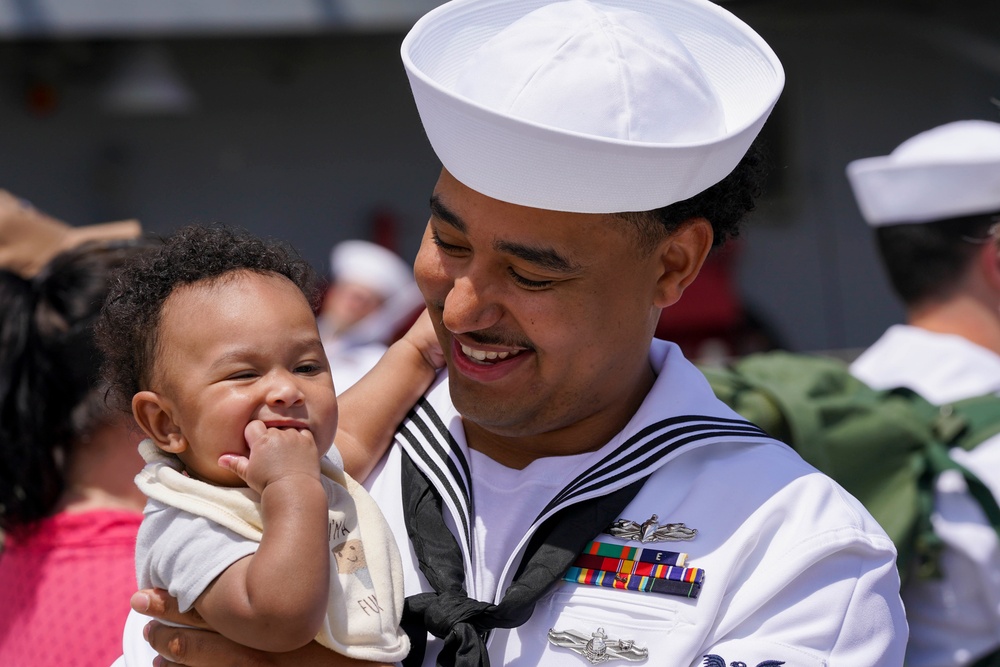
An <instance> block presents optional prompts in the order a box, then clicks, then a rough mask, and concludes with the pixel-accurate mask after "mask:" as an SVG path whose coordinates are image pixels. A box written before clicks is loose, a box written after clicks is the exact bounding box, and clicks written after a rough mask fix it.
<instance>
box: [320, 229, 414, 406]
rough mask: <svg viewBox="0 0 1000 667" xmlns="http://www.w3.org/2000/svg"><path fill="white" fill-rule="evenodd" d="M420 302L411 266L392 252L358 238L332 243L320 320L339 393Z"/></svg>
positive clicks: (394, 335)
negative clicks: (328, 280) (328, 276)
mask: <svg viewBox="0 0 1000 667" xmlns="http://www.w3.org/2000/svg"><path fill="white" fill-rule="evenodd" d="M423 304H424V302H423V297H421V296H420V290H418V289H417V285H416V283H415V282H414V280H413V267H412V266H411V265H410V264H409V263H407V262H406V261H404V260H403V259H402V258H401V257H400V256H399V255H397V254H396V253H394V252H393V251H391V250H389V249H388V248H385V247H383V246H381V245H378V244H377V243H371V242H369V241H361V240H350V241H343V242H341V243H338V244H337V245H336V246H334V248H333V250H332V251H331V252H330V284H329V286H328V287H327V290H326V294H325V295H324V298H323V303H322V305H321V306H320V312H319V318H318V324H319V332H320V336H321V337H322V339H323V345H324V347H325V348H326V355H327V357H328V358H329V360H330V368H331V369H332V371H333V384H334V387H335V388H336V390H337V393H338V394H340V393H342V392H343V391H344V390H345V389H347V388H348V387H350V386H351V385H352V384H354V383H355V382H357V381H358V379H360V378H361V376H362V375H364V374H365V373H367V372H368V371H369V370H371V368H372V366H374V365H375V363H376V362H377V361H378V360H379V359H380V358H381V357H382V355H383V354H384V353H385V351H386V349H387V348H388V345H389V344H390V343H392V342H393V341H394V340H395V339H396V338H397V337H398V336H399V335H400V334H402V333H403V332H404V331H406V329H407V328H408V327H409V325H410V324H412V323H413V322H414V321H415V320H416V318H417V316H418V315H419V314H420V311H421V309H422V308H423Z"/></svg>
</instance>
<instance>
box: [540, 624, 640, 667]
mask: <svg viewBox="0 0 1000 667" xmlns="http://www.w3.org/2000/svg"><path fill="white" fill-rule="evenodd" d="M549 643H551V644H553V645H555V646H558V647H560V648H566V649H569V650H570V651H573V652H574V653H579V654H580V655H582V656H583V657H584V658H586V659H587V660H589V661H590V664H592V665H597V664H600V663H602V662H609V661H611V660H625V661H627V662H640V661H642V660H645V659H646V657H647V656H648V654H649V651H648V650H647V649H644V648H639V647H638V646H636V645H635V642H634V641H632V640H631V639H608V635H607V634H606V633H605V632H604V628H597V631H596V632H593V633H591V636H590V637H589V638H588V637H586V636H584V635H583V634H581V633H579V632H576V631H575V630H555V629H550V630H549Z"/></svg>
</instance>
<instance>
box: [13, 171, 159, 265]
mask: <svg viewBox="0 0 1000 667" xmlns="http://www.w3.org/2000/svg"><path fill="white" fill-rule="evenodd" d="M141 231H142V227H141V225H140V224H139V221H138V220H122V221H118V222H104V223H100V224H96V225H81V226H79V227H74V226H71V225H68V224H66V223H65V222H63V221H62V220H58V219H56V218H54V217H52V216H51V215H49V214H47V213H44V212H42V211H40V210H38V209H37V208H35V207H34V206H33V205H32V204H31V202H29V201H28V200H26V199H23V198H21V197H18V196H17V195H15V194H14V193H12V192H8V191H7V190H3V189H0V267H2V268H3V269H6V270H8V271H11V272H13V273H16V274H17V275H19V276H21V277H24V278H30V277H31V276H33V275H35V274H36V273H38V271H39V270H40V269H41V268H42V267H43V266H45V264H46V263H47V262H48V261H49V260H50V259H52V258H53V257H54V256H55V255H56V254H58V253H59V252H61V251H63V250H68V249H69V248H73V247H75V246H78V245H80V244H81V243H84V242H85V241H89V240H95V239H115V238H122V239H126V238H135V237H136V236H138V235H139V234H140V232H141Z"/></svg>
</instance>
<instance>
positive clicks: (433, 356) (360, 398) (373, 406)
mask: <svg viewBox="0 0 1000 667" xmlns="http://www.w3.org/2000/svg"><path fill="white" fill-rule="evenodd" d="M443 366H444V354H443V353H442V352H441V344H440V343H439V342H438V339H437V336H436V335H435V333H434V326H433V325H432V324H431V320H430V316H429V315H428V314H427V311H426V310H425V311H424V312H423V313H422V314H421V315H420V317H419V318H417V321H416V322H415V323H414V324H413V326H412V327H410V329H409V331H407V332H406V334H404V335H403V337H402V338H400V339H399V340H398V341H396V342H395V343H393V344H392V345H391V346H389V349H388V350H387V351H386V353H385V354H384V355H383V356H382V358H381V359H380V360H379V362H378V363H377V364H376V365H375V367H374V368H372V370H370V371H368V373H367V374H366V375H365V376H364V377H363V378H362V379H361V380H359V381H358V382H357V383H355V384H354V385H352V386H351V387H349V388H348V389H347V390H346V391H345V392H344V393H343V394H341V395H340V396H339V397H338V398H337V400H338V402H339V404H340V423H339V425H338V427H337V439H336V442H337V449H338V450H340V455H341V456H342V457H343V459H344V470H345V471H346V472H347V474H348V475H350V476H351V477H353V478H354V479H356V480H358V481H364V479H365V478H366V477H367V476H368V473H370V472H371V471H372V468H374V467H375V464H376V463H378V460H379V459H380V458H382V455H383V454H384V453H385V450H386V449H388V447H389V443H391V442H392V438H393V435H394V434H395V432H396V427H397V426H398V425H399V423H400V422H401V421H403V418H405V417H406V413H407V412H409V411H410V408H412V407H413V405H414V404H415V403H416V402H417V400H418V399H419V398H420V397H421V396H422V395H423V393H424V391H426V390H427V387H429V386H430V384H431V382H433V381H434V376H435V374H436V372H437V369H439V368H441V367H443Z"/></svg>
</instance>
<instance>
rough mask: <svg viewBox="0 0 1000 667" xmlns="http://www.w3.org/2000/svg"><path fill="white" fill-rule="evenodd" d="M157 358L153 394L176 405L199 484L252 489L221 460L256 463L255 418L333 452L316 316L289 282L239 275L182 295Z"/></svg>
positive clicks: (184, 456) (166, 318)
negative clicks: (249, 434)
mask: <svg viewBox="0 0 1000 667" xmlns="http://www.w3.org/2000/svg"><path fill="white" fill-rule="evenodd" d="M158 351H159V354H158V356H157V358H156V361H155V365H156V366H155V369H154V372H153V384H154V386H153V387H152V389H153V391H156V392H157V393H159V394H160V395H161V396H163V397H164V398H166V399H167V401H169V403H170V404H171V407H172V414H173V421H174V423H175V427H176V428H178V429H179V430H180V433H181V435H182V436H183V438H184V440H185V444H186V445H187V447H186V450H185V451H184V452H182V453H180V454H179V456H180V458H181V460H182V461H183V462H184V464H185V465H186V466H187V468H188V472H189V473H190V474H191V475H193V476H195V477H199V478H201V479H204V480H207V481H210V482H214V483H216V484H224V485H227V486H243V482H242V481H241V480H240V479H239V478H238V477H237V476H236V475H235V474H233V473H231V472H229V471H226V470H223V469H222V468H220V467H219V466H218V460H219V456H221V455H222V454H226V453H232V454H239V455H243V456H247V455H249V451H250V450H249V448H248V447H247V443H246V438H245V436H244V429H245V428H246V426H247V424H248V423H250V422H251V421H252V420H255V419H259V420H261V421H263V422H264V424H265V425H266V426H268V427H269V428H294V429H299V430H308V431H310V432H312V435H313V439H314V440H315V441H316V445H317V447H318V448H319V450H320V453H321V454H324V453H326V452H327V451H328V450H329V449H330V446H331V445H332V444H333V436H334V433H335V432H336V429H337V398H336V394H335V393H334V389H333V378H332V376H331V375H330V367H329V364H328V362H327V359H326V354H325V352H324V351H323V344H322V343H321V342H320V338H319V332H318V330H317V328H316V320H315V317H314V316H313V313H312V310H311V309H310V308H309V304H308V302H307V301H306V299H305V297H304V296H303V295H302V293H301V292H300V291H299V289H298V288H297V287H296V286H295V285H294V284H293V283H292V282H291V281H290V280H288V279H287V278H285V277H283V276H277V275H261V274H256V273H251V272H236V273H233V274H230V275H228V276H224V277H223V279H222V280H218V281H213V282H200V283H194V284H191V285H186V286H184V287H181V288H179V289H178V290H176V291H175V292H174V293H172V294H171V295H170V296H169V297H168V298H167V300H166V302H165V303H164V306H163V311H162V314H161V321H160V327H159V342H158Z"/></svg>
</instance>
